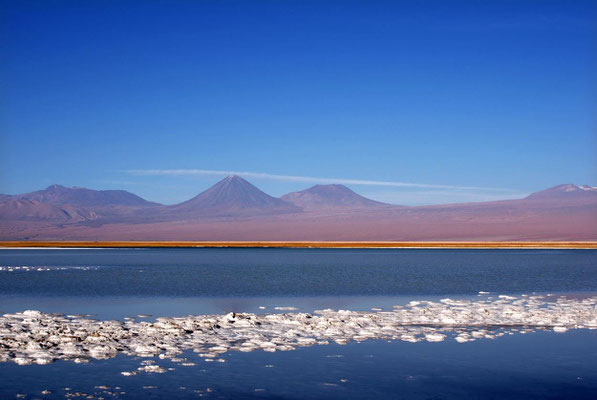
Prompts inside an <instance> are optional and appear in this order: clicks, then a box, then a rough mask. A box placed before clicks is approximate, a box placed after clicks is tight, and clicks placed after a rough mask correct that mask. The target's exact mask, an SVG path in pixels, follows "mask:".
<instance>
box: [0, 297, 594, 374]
mask: <svg viewBox="0 0 597 400" xmlns="http://www.w3.org/2000/svg"><path fill="white" fill-rule="evenodd" d="M280 308H281V307H276V309H280ZM579 328H581V329H582V328H586V329H597V297H588V298H584V299H569V298H565V297H559V298H554V297H553V296H551V297H550V298H549V300H547V299H546V298H545V297H542V296H538V295H530V296H521V297H514V296H504V295H502V296H499V297H498V298H496V299H490V298H483V300H477V301H471V300H454V299H442V300H441V301H439V302H432V301H412V302H410V303H408V304H407V305H406V306H394V307H393V309H392V310H391V311H377V312H372V311H350V310H331V309H325V310H319V311H316V312H314V313H313V314H308V313H284V314H250V313H229V314H226V315H198V316H186V317H177V318H157V319H156V320H155V322H147V321H140V322H137V321H135V320H134V319H125V320H124V321H97V320H92V319H87V318H86V317H84V316H76V315H71V316H65V315H61V314H45V313H41V312H39V311H35V310H27V311H23V312H20V313H14V314H4V315H3V316H0V362H8V361H12V362H14V363H16V364H19V365H29V364H47V363H50V362H53V361H55V360H72V361H74V362H88V361H89V360H91V359H94V358H95V359H106V358H112V357H115V356H116V355H118V354H125V355H129V356H139V357H144V358H153V357H158V358H159V359H170V360H171V361H173V362H177V363H181V364H182V365H183V366H184V365H188V366H190V365H191V364H193V363H190V362H189V361H188V360H186V359H183V358H180V354H181V353H183V352H184V351H187V350H192V351H193V352H195V353H196V354H198V355H199V357H201V358H203V359H204V360H205V361H207V362H212V361H215V362H224V361H225V360H224V359H223V358H222V355H223V354H225V353H228V352H230V351H242V352H251V351H255V350H262V351H267V352H276V351H289V350H294V349H296V348H299V347H306V346H314V345H318V344H319V345H322V344H327V343H330V342H335V343H337V344H346V343H348V342H349V341H365V340H369V339H383V340H388V341H391V340H401V341H405V342H411V343H417V342H421V341H428V342H441V341H443V340H445V339H447V338H449V337H452V338H454V340H456V341H457V342H458V343H466V342H469V341H473V340H478V339H495V338H498V337H501V336H503V335H507V334H514V333H529V332H534V331H536V330H553V331H554V332H565V331H567V330H570V329H579ZM165 371H166V369H164V368H162V367H160V366H158V365H155V363H154V362H153V360H146V361H144V362H143V363H142V367H140V368H139V369H138V370H137V371H123V372H122V375H124V376H131V375H135V374H138V373H139V372H143V373H163V372H165Z"/></svg>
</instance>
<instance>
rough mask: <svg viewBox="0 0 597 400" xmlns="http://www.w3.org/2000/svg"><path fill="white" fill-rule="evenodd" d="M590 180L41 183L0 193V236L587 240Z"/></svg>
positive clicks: (592, 223) (595, 229) (596, 212)
mask: <svg viewBox="0 0 597 400" xmlns="http://www.w3.org/2000/svg"><path fill="white" fill-rule="evenodd" d="M596 239H597V188H595V187H591V186H586V185H583V186H577V185H573V184H565V185H559V186H555V187H553V188H549V189H546V190H543V191H540V192H536V193H533V194H531V195H529V196H528V197H526V198H523V199H515V200H502V201H491V202H478V203H457V204H446V205H433V206H417V207H409V206H397V205H390V204H385V203H381V202H378V201H374V200H371V199H368V198H366V197H363V196H361V195H359V194H357V193H355V192H354V191H352V190H350V189H349V188H347V187H346V186H343V185H336V184H334V185H315V186H313V187H311V188H308V189H306V190H302V191H299V192H293V193H288V194H286V195H284V196H281V197H280V198H276V197H273V196H270V195H268V194H266V193H264V192H263V191H261V190H259V189H258V188H257V187H255V186H254V185H252V184H251V183H249V182H247V181H246V180H245V179H243V178H241V177H239V176H229V177H227V178H225V179H223V180H221V181H220V182H218V183H216V184H215V185H214V186H212V187H211V188H209V189H207V190H205V191H204V192H202V193H200V194H198V195H197V196H195V197H193V198H192V199H189V200H187V201H185V202H182V203H179V204H175V205H162V204H158V203H154V202H150V201H147V200H144V199H143V198H141V197H139V196H137V195H135V194H132V193H129V192H126V191H123V190H92V189H86V188H79V187H72V188H67V187H64V186H60V185H51V186H49V187H47V188H46V189H44V190H39V191H35V192H31V193H25V194H20V195H14V196H11V195H0V240H596Z"/></svg>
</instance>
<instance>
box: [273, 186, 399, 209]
mask: <svg viewBox="0 0 597 400" xmlns="http://www.w3.org/2000/svg"><path fill="white" fill-rule="evenodd" d="M281 199H282V200H286V201H288V202H290V203H292V204H294V205H296V206H298V207H301V208H303V209H305V210H317V209H326V208H378V207H392V206H391V205H389V204H385V203H380V202H378V201H374V200H371V199H368V198H366V197H363V196H361V195H359V194H357V193H355V192H353V191H352V190H350V189H349V188H347V187H346V186H344V185H315V186H312V187H310V188H309V189H305V190H301V191H300V192H292V193H288V194H285V195H284V196H282V197H281Z"/></svg>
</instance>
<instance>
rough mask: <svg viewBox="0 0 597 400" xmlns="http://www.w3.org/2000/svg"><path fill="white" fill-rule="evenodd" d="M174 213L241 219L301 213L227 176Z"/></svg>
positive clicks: (243, 180)
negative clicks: (245, 215) (183, 212)
mask: <svg viewBox="0 0 597 400" xmlns="http://www.w3.org/2000/svg"><path fill="white" fill-rule="evenodd" d="M172 207H173V209H176V210H185V211H187V212H189V213H191V214H196V215H198V216H199V215H208V216H217V215H229V216H240V215H244V214H245V213H246V214H247V215H252V214H281V213H292V212H300V211H301V210H300V208H298V207H296V206H294V205H292V204H290V203H288V202H286V201H284V200H280V199H277V198H275V197H272V196H270V195H268V194H266V193H264V192H262V191H261V190H259V189H258V188H257V187H255V186H254V185H253V184H251V183H249V182H248V181H246V180H245V179H243V178H241V177H240V176H238V175H230V176H227V177H226V178H224V179H222V180H221V181H219V182H217V183H216V184H215V185H213V186H212V187H210V188H209V189H207V190H206V191H204V192H202V193H200V194H199V195H197V196H195V197H193V198H192V199H191V200H188V201H185V202H184V203H180V204H178V205H175V206H172Z"/></svg>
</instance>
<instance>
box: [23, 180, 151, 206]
mask: <svg viewBox="0 0 597 400" xmlns="http://www.w3.org/2000/svg"><path fill="white" fill-rule="evenodd" d="M16 197H18V198H19V199H27V200H35V201H38V202H41V203H48V204H53V205H58V206H62V205H67V204H68V205H73V206H79V207H114V206H127V207H148V206H156V205H158V204H157V203H152V202H150V201H147V200H144V199H142V198H141V197H139V196H137V195H135V194H132V193H130V192H127V191H125V190H92V189H86V188H80V187H72V188H67V187H64V186H61V185H51V186H48V187H47V188H46V189H44V190H38V191H36V192H31V193H26V194H22V195H18V196H16Z"/></svg>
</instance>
